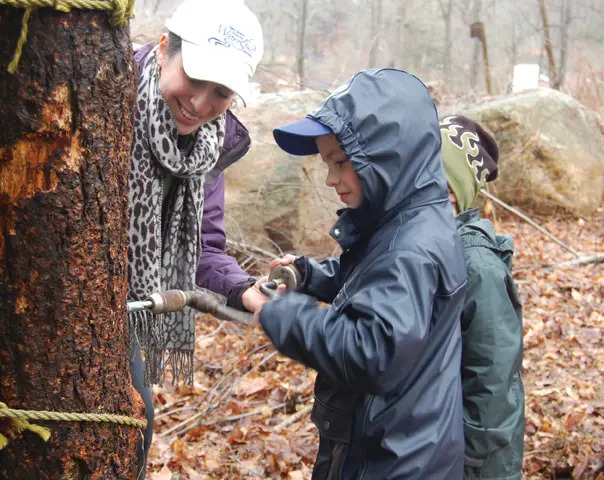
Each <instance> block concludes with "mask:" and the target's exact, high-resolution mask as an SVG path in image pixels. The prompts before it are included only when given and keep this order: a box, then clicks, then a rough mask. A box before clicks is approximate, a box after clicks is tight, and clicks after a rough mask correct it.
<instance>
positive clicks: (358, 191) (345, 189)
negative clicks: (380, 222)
mask: <svg viewBox="0 0 604 480" xmlns="http://www.w3.org/2000/svg"><path fill="white" fill-rule="evenodd" d="M315 140H316V142H317V147H318V149H319V154H320V155H321V159H322V160H323V161H324V162H325V164H326V165H327V169H328V170H327V177H326V178H325V184H326V185H327V186H328V187H333V188H335V190H336V192H337V194H338V195H339V196H340V200H342V202H344V203H345V204H346V205H348V206H349V207H351V208H359V206H360V205H361V201H362V200H363V189H362V187H361V181H360V180H359V176H358V175H357V172H356V171H355V170H354V167H353V166H352V163H351V162H350V161H349V160H348V158H346V155H345V154H344V152H343V151H342V149H341V148H340V144H339V143H338V139H337V137H336V136H335V135H334V134H333V133H330V134H329V135H322V136H320V137H317V138H316V139H315Z"/></svg>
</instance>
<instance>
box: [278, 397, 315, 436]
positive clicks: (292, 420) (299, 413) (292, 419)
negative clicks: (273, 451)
mask: <svg viewBox="0 0 604 480" xmlns="http://www.w3.org/2000/svg"><path fill="white" fill-rule="evenodd" d="M312 406H313V404H312V403H311V404H310V405H306V406H305V407H304V408H303V409H301V410H298V411H297V412H296V413H294V414H293V415H292V416H290V417H289V418H286V419H285V420H283V421H282V422H281V423H279V424H278V425H276V426H275V428H273V430H274V431H275V433H279V432H280V431H281V430H283V429H284V428H286V427H289V426H290V425H291V424H292V423H296V422H297V421H298V420H300V418H302V417H303V416H304V415H306V414H307V413H309V412H310V411H311V410H312Z"/></svg>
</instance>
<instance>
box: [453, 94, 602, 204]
mask: <svg viewBox="0 0 604 480" xmlns="http://www.w3.org/2000/svg"><path fill="white" fill-rule="evenodd" d="M449 113H461V114H464V115H466V116H467V117H469V118H472V119H473V120H475V121H477V122H480V123H481V124H482V125H483V126H485V127H486V128H487V129H488V130H490V131H491V132H492V133H493V134H494V137H495V139H496V140H497V143H498V144H499V148H500V157H499V176H498V178H497V180H496V181H494V182H493V183H492V184H490V185H492V186H493V187H494V188H493V189H491V191H492V192H493V193H494V194H495V195H497V196H498V197H500V198H501V199H502V200H504V201H506V202H508V203H510V204H512V205H518V206H520V207H522V208H524V209H527V210H533V211H539V212H544V213H548V212H551V211H552V210H554V209H555V208H557V207H563V208H564V209H566V210H569V211H571V212H573V213H576V214H579V215H589V214H590V213H593V212H595V211H596V209H597V208H598V207H599V206H600V205H601V204H602V198H603V196H604V132H603V131H602V129H601V127H600V125H601V124H600V120H601V119H600V118H599V115H598V114H597V113H596V112H594V111H592V110H590V109H588V108H586V107H584V106H583V105H581V104H580V103H579V102H577V101H576V100H575V99H573V98H572V97H569V96H567V95H565V94H563V93H561V92H559V91H556V90H551V89H537V90H531V91H527V92H523V93H520V94H517V95H510V96H506V97H502V98H498V99H495V100H493V101H490V102H487V103H483V104H480V105H475V106H470V107H465V108H462V109H457V110H456V111H455V112H449ZM441 114H442V111H441Z"/></svg>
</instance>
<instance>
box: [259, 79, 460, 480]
mask: <svg viewBox="0 0 604 480" xmlns="http://www.w3.org/2000/svg"><path fill="white" fill-rule="evenodd" d="M309 118H313V119H315V120H318V121H320V122H321V123H323V124H325V125H327V126H329V127H330V128H331V129H332V130H333V132H334V133H335V134H336V136H337V137H338V140H339V142H340V146H341V148H342V150H343V151H344V153H345V154H346V156H347V157H348V159H349V160H350V161H351V162H352V163H353V166H354V168H355V170H356V172H357V174H358V176H359V178H360V181H361V185H362V188H363V200H362V202H361V205H360V207H359V208H358V209H345V210H344V211H343V213H341V215H340V218H339V219H338V221H337V222H336V224H335V225H334V227H333V228H332V230H331V235H332V236H333V237H334V238H335V239H336V240H337V241H338V242H339V244H340V245H341V247H342V249H343V252H344V253H343V254H342V255H341V257H340V258H339V259H330V260H326V261H324V262H322V263H317V262H315V261H314V260H309V259H305V260H303V263H302V264H301V266H302V267H303V270H305V279H304V282H303V284H302V286H301V289H300V290H301V291H302V292H304V294H303V293H297V292H292V293H287V294H286V295H284V296H283V297H281V298H279V299H276V300H273V301H271V302H269V303H267V304H265V306H264V307H263V309H262V311H261V314H260V321H261V323H262V326H263V328H264V330H265V331H266V333H267V334H268V335H269V337H270V338H271V340H272V341H273V343H274V344H275V346H276V347H277V349H278V350H279V351H280V352H281V353H283V354H284V355H287V356H288V357H290V358H293V359H295V360H298V361H300V362H302V363H304V364H306V365H308V366H310V367H312V368H314V369H315V370H317V372H318V376H317V381H316V385H315V404H314V407H313V412H312V419H313V421H314V423H315V424H316V426H317V428H318V429H319V433H320V445H319V453H318V456H317V461H316V464H315V468H314V472H313V479H366V480H367V479H376V480H377V479H379V480H388V479H421V480H457V479H461V478H462V476H463V450H464V445H463V428H462V418H463V414H462V398H461V381H460V358H461V341H460V327H459V318H460V314H461V309H462V305H463V299H464V288H465V282H466V269H465V265H464V258H463V252H462V247H461V243H460V240H459V237H458V235H457V232H456V229H455V224H454V220H453V214H452V211H451V205H450V203H449V200H448V194H447V184H446V180H445V173H444V169H443V166H442V160H441V156H440V142H441V140H440V132H439V127H438V118H437V114H436V110H435V107H434V104H433V102H432V99H431V98H430V95H429V94H428V92H427V90H426V87H425V86H424V85H423V84H422V83H421V82H420V81H419V80H418V79H417V78H415V77H413V76H411V75H409V74H407V73H405V72H402V71H399V70H393V69H382V70H368V71H363V72H361V73H359V74H357V75H356V76H355V77H353V78H352V79H351V80H350V82H349V83H348V84H347V85H345V86H344V87H343V88H341V89H339V91H337V92H334V94H332V95H331V96H330V97H328V98H327V99H326V100H325V101H324V102H323V103H322V104H321V106H320V107H319V109H318V110H316V111H315V112H313V113H312V114H310V115H309ZM299 264H300V263H299ZM317 298H318V299H320V300H322V301H324V302H328V303H331V306H329V307H328V308H325V307H320V306H319V305H318V304H317V302H316V299H317Z"/></svg>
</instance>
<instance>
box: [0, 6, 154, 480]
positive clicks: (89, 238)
mask: <svg viewBox="0 0 604 480" xmlns="http://www.w3.org/2000/svg"><path fill="white" fill-rule="evenodd" d="M22 15H23V10H20V9H15V8H11V7H6V6H2V7H0V299H1V301H0V401H2V402H4V403H6V404H7V405H8V406H9V407H10V408H14V409H23V410H52V411H61V412H88V413H113V414H121V415H129V416H133V417H135V418H139V419H140V418H143V417H142V412H143V407H142V403H141V401H140V397H139V396H138V394H137V393H136V392H135V390H134V389H133V387H132V384H131V378H130V373H129V363H128V356H127V341H128V340H127V338H128V332H127V328H128V327H127V318H126V300H127V253H126V248H127V242H128V227H127V185H128V183H127V178H128V172H129V167H130V146H131V138H132V137H131V135H132V126H131V122H132V107H133V105H134V101H135V92H136V89H135V80H134V79H135V67H134V66H133V63H132V54H131V46H130V41H129V33H128V28H127V27H123V28H112V27H110V26H109V22H108V16H107V13H105V12H99V11H89V10H77V9H74V10H73V11H72V12H71V13H61V12H57V11H54V10H52V9H38V10H35V11H34V12H33V13H32V15H31V18H30V20H29V33H28V37H27V43H26V44H25V46H24V49H23V54H22V56H21V60H20V63H19V67H18V70H17V72H16V74H15V75H10V74H8V73H7V71H6V67H7V65H8V63H9V62H10V60H11V58H12V55H13V52H14V49H15V45H16V41H17V38H18V36H19V33H20V29H21V18H22ZM32 423H37V424H40V425H43V426H45V427H48V428H50V429H51V431H52V434H51V437H50V440H49V441H48V442H46V443H45V442H43V441H42V440H41V439H40V438H39V437H37V436H36V435H34V434H32V433H30V432H28V431H25V432H23V433H21V434H20V435H18V436H17V438H15V439H13V440H11V441H10V443H9V444H8V446H7V447H6V448H5V449H4V450H2V451H0V478H11V479H42V478H43V479H45V480H53V479H84V478H86V479H109V478H111V479H122V478H124V479H126V478H135V473H136V446H137V443H138V442H139V441H140V438H141V434H140V432H139V431H138V430H137V429H135V428H133V427H127V426H120V425H117V424H111V423H90V422H33V421H32ZM0 431H2V427H1V425H0Z"/></svg>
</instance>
